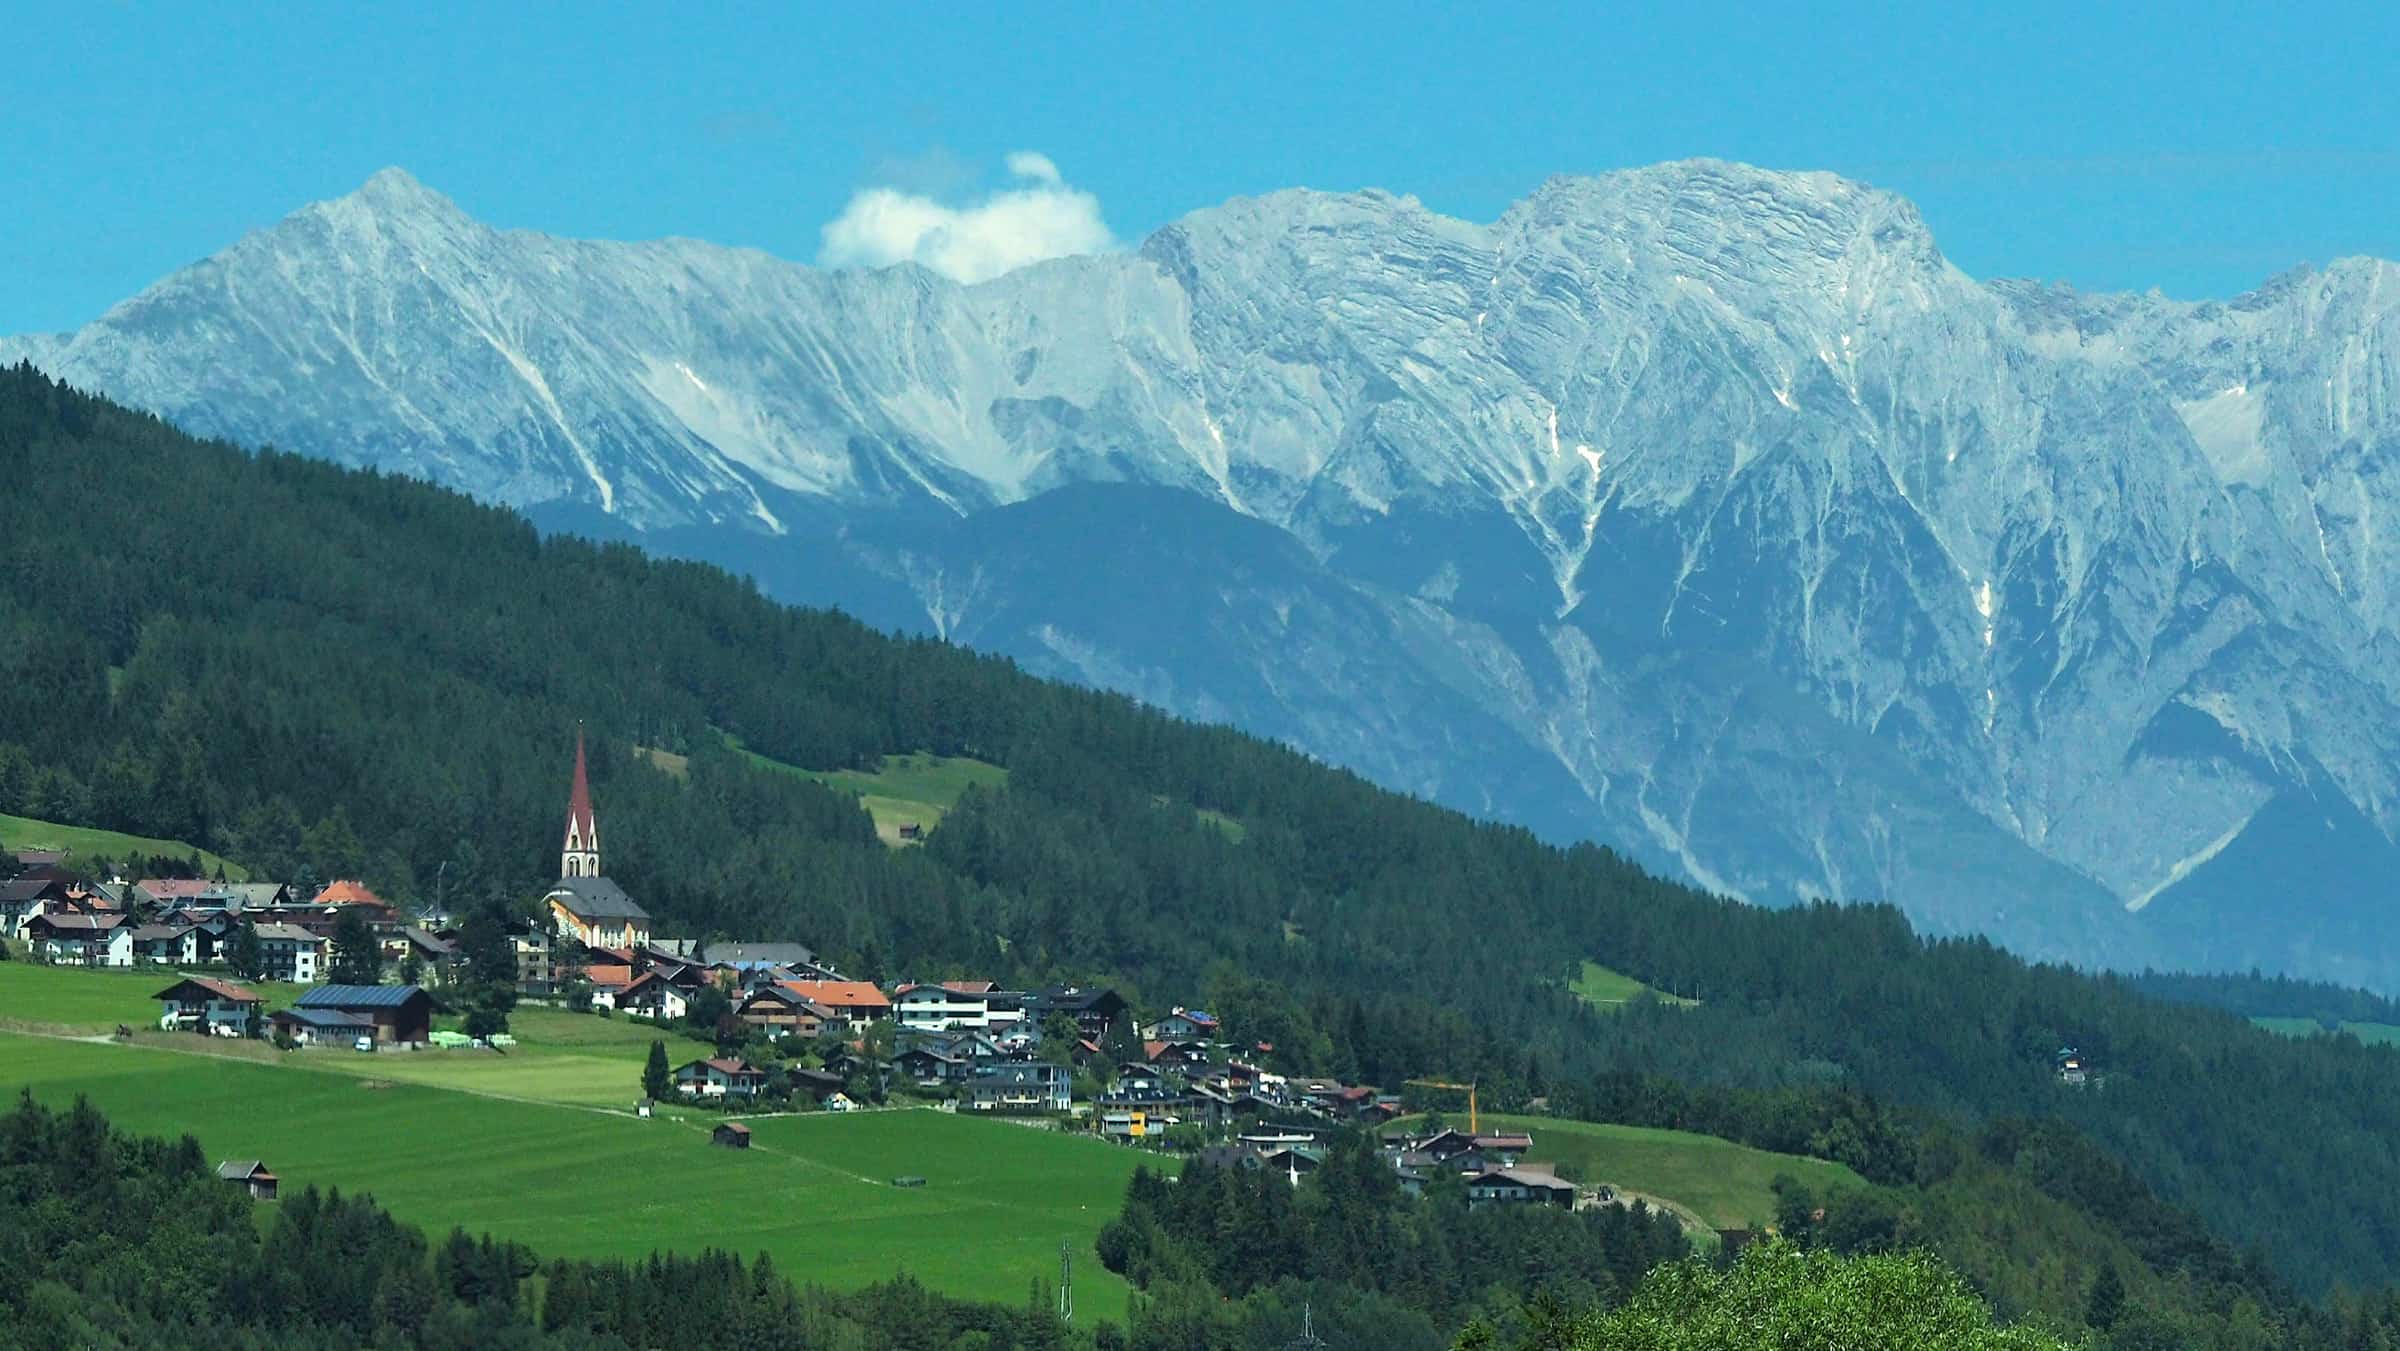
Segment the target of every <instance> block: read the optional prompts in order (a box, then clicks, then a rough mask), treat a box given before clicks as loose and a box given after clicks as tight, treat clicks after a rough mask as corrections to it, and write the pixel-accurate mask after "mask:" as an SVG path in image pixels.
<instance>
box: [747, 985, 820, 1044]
mask: <svg viewBox="0 0 2400 1351" xmlns="http://www.w3.org/2000/svg"><path fill="white" fill-rule="evenodd" d="M733 1016H734V1017H736V1018H739V1019H741V1020H742V1021H743V1022H745V1023H748V1024H749V1025H750V1026H752V1027H763V1028H766V1029H767V1030H768V1031H769V1032H771V1033H772V1034H774V1035H775V1036H778V1037H799V1038H801V1039H803V1040H806V1041H815V1040H816V1039H817V1038H819V1037H821V1036H824V1035H825V1034H826V1032H827V1031H828V1030H831V1031H834V1032H840V1031H841V1030H842V1029H843V1028H844V1026H846V1024H847V1021H848V1020H847V1019H844V1018H842V1017H841V1016H840V1015H838V1014H836V1013H835V1012H834V1011H833V1010H831V1009H829V1008H826V1007H825V1006H824V1005H822V1004H819V1003H818V1002H817V1001H815V1000H813V999H810V998H809V997H808V996H806V995H804V994H801V993H800V992H799V990H798V989H797V988H796V987H795V986H793V985H791V984H788V983H782V984H775V985H762V986H760V987H759V988H757V989H755V990H752V991H751V992H750V993H749V994H747V995H744V996H743V997H742V1002H741V1003H740V1004H738V1005H736V1006H735V1007H734V1010H733Z"/></svg>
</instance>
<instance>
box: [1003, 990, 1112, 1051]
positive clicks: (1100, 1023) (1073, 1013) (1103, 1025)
mask: <svg viewBox="0 0 2400 1351" xmlns="http://www.w3.org/2000/svg"><path fill="white" fill-rule="evenodd" d="M1022 1004H1023V1007H1024V1010H1025V1021H1026V1022H1028V1023H1031V1024H1033V1025H1034V1026H1035V1027H1040V1026H1041V1025H1042V1023H1043V1022H1045V1021H1047V1020H1048V1019H1049V1017H1050V1015H1051V1014H1053V1013H1063V1014H1065V1015H1067V1017H1069V1018H1071V1019H1073V1020H1074V1022H1075V1028H1076V1030H1077V1031H1079V1032H1081V1033H1082V1034H1083V1035H1084V1036H1086V1037H1089V1038H1091V1039H1092V1040H1094V1041H1098V1040H1100V1039H1101V1038H1103V1037H1106V1036H1107V1035H1108V1029H1109V1026H1110V1025H1111V1024H1113V1023H1114V1022H1116V1020H1117V1019H1119V1018H1121V1017H1124V1016H1125V1013H1126V1010H1127V1009H1128V1007H1129V1006H1128V1005H1127V1004H1126V1002H1125V998H1124V996H1122V995H1120V994H1118V993H1117V992H1116V991H1114V990H1087V989H1084V988H1082V987H1080V986H1074V985H1068V986H1052V987H1051V988H1049V989H1047V990H1042V991H1038V992H1036V993H1033V994H1028V995H1026V996H1025V997H1024V1000H1023V1001H1022Z"/></svg>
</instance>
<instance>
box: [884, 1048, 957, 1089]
mask: <svg viewBox="0 0 2400 1351" xmlns="http://www.w3.org/2000/svg"><path fill="white" fill-rule="evenodd" d="M892 1068H894V1069H896V1070H898V1071H900V1072H901V1073H902V1074H905V1075H907V1076H908V1077H909V1078H911V1079H914V1080H916V1081H917V1082H918V1083H920V1084H930V1083H940V1082H944V1081H947V1080H952V1079H964V1078H966V1077H967V1062H966V1061H964V1060H961V1059H959V1058H958V1057H956V1056H952V1055H945V1054H943V1053H942V1052H940V1051H936V1050H932V1049H930V1048H927V1047H923V1046H912V1047H910V1048H908V1049H907V1050H905V1051H902V1052H901V1053H900V1054H898V1055H896V1056H893V1057H892Z"/></svg>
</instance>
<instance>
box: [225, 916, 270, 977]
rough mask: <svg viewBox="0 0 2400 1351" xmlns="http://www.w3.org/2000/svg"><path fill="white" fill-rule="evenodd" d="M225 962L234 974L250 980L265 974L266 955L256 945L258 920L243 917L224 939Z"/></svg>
mask: <svg viewBox="0 0 2400 1351" xmlns="http://www.w3.org/2000/svg"><path fill="white" fill-rule="evenodd" d="M225 964H226V965H227V966H230V967H232V968H233V971H234V974H235V975H238V976H246V977H248V978H249V979H251V980H256V979H258V978H259V977H260V976H261V975H264V974H265V968H266V957H265V954H264V953H262V952H261V951H260V950H259V946H258V922H257V921H255V920H251V919H244V920H243V921H242V923H241V927H240V928H237V929H235V930H234V931H233V933H232V934H231V935H230V936H229V937H227V938H226V940H225Z"/></svg>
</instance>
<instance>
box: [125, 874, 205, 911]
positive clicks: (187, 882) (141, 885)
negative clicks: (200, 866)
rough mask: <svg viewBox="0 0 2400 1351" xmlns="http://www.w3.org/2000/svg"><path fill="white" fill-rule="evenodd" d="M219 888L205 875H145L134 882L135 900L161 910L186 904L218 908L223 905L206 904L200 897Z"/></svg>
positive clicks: (202, 907)
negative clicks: (201, 901)
mask: <svg viewBox="0 0 2400 1351" xmlns="http://www.w3.org/2000/svg"><path fill="white" fill-rule="evenodd" d="M216 889H217V884H216V883H214V882H211V881H209V880H208V879H207V878H205V877H145V878H143V879H142V880H141V881H139V882H136V883H134V884H133V900H134V901H135V902H136V903H137V904H141V905H147V906H151V907H153V908H155V909H160V910H173V909H178V908H180V907H182V906H186V905H198V906H199V908H201V909H208V910H216V909H222V908H223V907H222V906H215V905H205V904H201V903H200V898H201V897H203V896H206V895H208V894H209V893H210V892H213V891H215V890H216Z"/></svg>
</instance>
